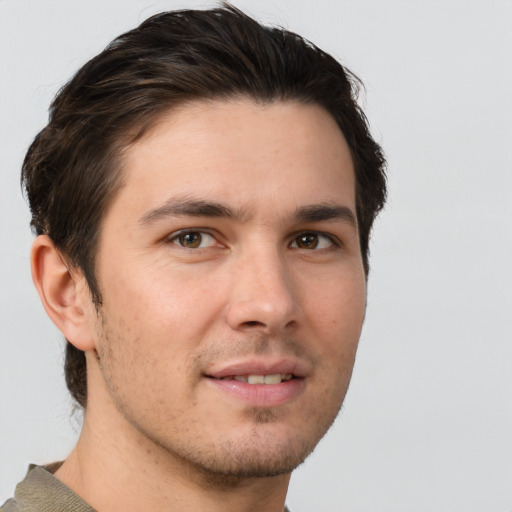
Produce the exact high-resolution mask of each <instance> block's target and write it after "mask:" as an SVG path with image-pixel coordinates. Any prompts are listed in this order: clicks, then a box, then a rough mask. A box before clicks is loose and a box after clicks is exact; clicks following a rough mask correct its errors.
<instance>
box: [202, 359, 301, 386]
mask: <svg viewBox="0 0 512 512" xmlns="http://www.w3.org/2000/svg"><path fill="white" fill-rule="evenodd" d="M276 373H281V374H287V373H293V375H294V377H299V378H304V377H306V375H307V374H308V373H309V367H308V365H307V364H306V363H304V362H303V361H300V360H297V359H289V358H283V359H272V360H270V359H253V360H245V361H234V362H231V363H227V364H224V365H222V366H220V365H217V366H214V367H213V368H211V369H210V370H208V371H207V372H205V375H206V376H207V377H212V378H213V379H222V378H224V377H232V376H234V375H275V374H276ZM267 385H268V384H267Z"/></svg>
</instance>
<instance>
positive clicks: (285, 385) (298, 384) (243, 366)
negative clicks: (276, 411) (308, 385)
mask: <svg viewBox="0 0 512 512" xmlns="http://www.w3.org/2000/svg"><path fill="white" fill-rule="evenodd" d="M277 373H280V374H287V373H291V374H293V378H292V379H291V380H288V381H282V382H281V383H280V384H249V383H248V382H240V381H237V380H231V379H225V377H233V376H235V375H275V374H277ZM308 373H309V368H308V365H307V364H306V363H304V362H302V361H299V360H295V359H273V360H268V359H267V360H263V359H260V360H258V359H254V360H250V361H235V362H231V363H228V364H226V365H223V366H222V367H218V368H217V367H214V368H212V369H211V370H209V371H208V372H207V373H205V375H204V377H205V380H206V382H207V384H209V385H210V386H212V387H213V388H214V389H215V390H216V391H218V392H220V393H221V394H222V395H223V396H224V397H226V398H228V399H233V400H235V401H236V402H238V403H240V402H242V403H243V404H245V405H248V406H251V407H267V408H268V407H279V406H282V405H285V404H287V403H290V402H292V401H293V400H294V399H296V398H297V397H298V396H299V395H300V394H301V393H302V392H303V390H304V388H305V380H306V378H307V374H308Z"/></svg>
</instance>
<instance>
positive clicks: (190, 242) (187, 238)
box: [180, 233, 201, 247]
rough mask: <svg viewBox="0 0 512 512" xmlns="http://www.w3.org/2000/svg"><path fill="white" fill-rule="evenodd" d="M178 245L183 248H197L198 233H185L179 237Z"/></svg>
mask: <svg viewBox="0 0 512 512" xmlns="http://www.w3.org/2000/svg"><path fill="white" fill-rule="evenodd" d="M180 243H181V245H183V246H184V247H197V246H199V244H200V243H201V235H200V234H199V233H186V234H184V235H181V237H180Z"/></svg>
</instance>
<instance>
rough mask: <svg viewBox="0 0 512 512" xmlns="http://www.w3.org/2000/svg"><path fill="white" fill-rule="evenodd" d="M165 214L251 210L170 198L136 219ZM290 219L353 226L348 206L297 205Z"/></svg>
mask: <svg viewBox="0 0 512 512" xmlns="http://www.w3.org/2000/svg"><path fill="white" fill-rule="evenodd" d="M167 217H217V218H228V219H233V220H235V221H238V222H244V221H246V220H248V219H249V218H250V217H251V213H250V212H249V211H246V210H243V209H233V208H231V207H230V206H228V205H226V204H223V203H219V202H216V201H209V200H203V199H194V198H190V197H172V198H170V199H168V200H167V201H166V202H165V203H164V204H162V205H161V206H158V207H156V208H154V209H152V210H149V211H148V212H146V213H144V214H143V215H142V217H140V218H139V221H138V222H139V223H140V224H142V225H150V224H153V223H155V222H158V221H159V220H162V219H165V218H167ZM294 218H295V220H297V221H298V222H321V221H324V222H325V221H327V222H329V221H330V222H336V221H343V222H347V223H348V224H350V225H351V226H353V227H355V228H357V219H356V216H355V214H354V212H353V211H352V209H350V208H349V207H347V206H342V205H338V204H332V203H319V204H311V205H306V206H301V207H299V208H297V209H296V210H295V214H294Z"/></svg>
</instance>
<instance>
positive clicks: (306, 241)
mask: <svg viewBox="0 0 512 512" xmlns="http://www.w3.org/2000/svg"><path fill="white" fill-rule="evenodd" d="M317 245H318V237H317V235H314V234H308V235H302V236H301V237H300V238H299V247H302V248H303V249H314V248H315V247H316V246H317Z"/></svg>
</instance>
